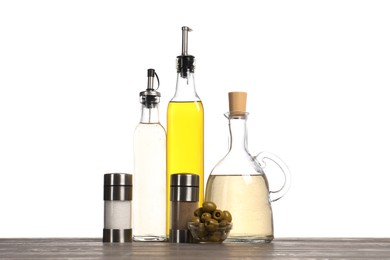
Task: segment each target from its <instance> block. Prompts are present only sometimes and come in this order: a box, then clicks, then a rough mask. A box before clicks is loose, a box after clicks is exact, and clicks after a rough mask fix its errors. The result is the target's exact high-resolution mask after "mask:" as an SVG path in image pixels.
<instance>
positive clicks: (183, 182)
mask: <svg viewBox="0 0 390 260" xmlns="http://www.w3.org/2000/svg"><path fill="white" fill-rule="evenodd" d="M171 186H179V187H199V175H196V174H189V173H177V174H172V175H171Z"/></svg>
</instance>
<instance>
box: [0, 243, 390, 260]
mask: <svg viewBox="0 0 390 260" xmlns="http://www.w3.org/2000/svg"><path fill="white" fill-rule="evenodd" d="M0 259H114V260H115V259H198V260H201V259H213V260H214V259H390V238H312V239H310V238H289V239H275V240H274V241H273V242H272V243H269V244H228V243H223V244H170V243H152V242H148V243H142V242H137V243H136V242H134V243H127V244H103V243H102V242H101V239H88V238H53V239H49V238H45V239H25V238H23V239H0Z"/></svg>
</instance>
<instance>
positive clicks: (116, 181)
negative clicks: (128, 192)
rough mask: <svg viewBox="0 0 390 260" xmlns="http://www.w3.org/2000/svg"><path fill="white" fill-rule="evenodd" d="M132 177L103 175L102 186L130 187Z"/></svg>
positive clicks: (126, 174) (115, 174)
mask: <svg viewBox="0 0 390 260" xmlns="http://www.w3.org/2000/svg"><path fill="white" fill-rule="evenodd" d="M132 185H133V175H131V174H128V173H106V174H104V186H132Z"/></svg>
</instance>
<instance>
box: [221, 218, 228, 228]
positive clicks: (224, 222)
mask: <svg viewBox="0 0 390 260" xmlns="http://www.w3.org/2000/svg"><path fill="white" fill-rule="evenodd" d="M227 224H228V222H227V220H225V219H223V220H221V221H220V222H219V226H220V227H226V226H227Z"/></svg>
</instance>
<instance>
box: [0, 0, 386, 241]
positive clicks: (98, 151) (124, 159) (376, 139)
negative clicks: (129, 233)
mask: <svg viewBox="0 0 390 260" xmlns="http://www.w3.org/2000/svg"><path fill="white" fill-rule="evenodd" d="M389 14H390V4H389V2H388V1H340V0H339V1H267V2H262V1H182V0H181V1H179V0H178V1H159V0H155V1H137V3H135V1H1V2H0V205H1V210H0V237H100V236H101V234H102V228H103V199H102V196H103V187H102V185H103V174H104V173H107V172H131V171H132V156H133V152H132V142H133V141H132V137H133V131H134V128H135V126H136V124H137V123H138V120H139V117H140V110H139V109H140V104H139V102H138V94H139V92H140V91H142V90H143V89H144V88H145V87H146V70H147V69H148V68H155V69H156V71H157V73H158V74H159V76H160V80H161V87H160V90H161V92H162V95H163V96H162V103H161V106H160V115H161V122H162V124H163V125H164V126H165V125H166V118H165V113H166V107H167V103H168V101H169V99H170V98H172V97H173V94H174V90H175V83H176V71H175V58H176V56H177V55H179V54H180V51H181V26H183V25H187V26H189V27H191V28H193V32H191V33H190V36H189V39H190V43H189V53H190V54H192V55H195V57H196V58H197V63H196V65H197V67H196V88H197V91H198V94H199V96H200V97H201V99H202V101H203V103H204V107H205V172H206V176H205V179H207V177H208V173H209V172H210V171H211V169H212V167H213V166H214V165H215V163H216V162H217V161H218V160H219V159H220V158H221V157H222V156H223V155H224V154H225V152H226V149H227V121H226V119H225V118H224V117H223V113H224V112H226V111H227V110H228V107H227V105H228V103H227V92H228V91H231V90H241V91H247V92H248V95H249V96H248V111H249V112H250V113H251V115H250V118H249V122H248V124H249V125H248V127H249V149H250V151H251V152H252V153H253V154H256V153H257V152H259V151H262V150H266V151H270V152H273V153H276V154H278V155H279V156H280V157H281V158H282V159H283V160H284V161H285V162H286V163H287V164H288V165H289V167H290V170H291V172H292V177H293V182H292V186H291V188H290V191H289V192H288V193H287V195H286V196H285V197H284V198H283V199H281V200H280V201H277V202H275V203H273V211H274V224H275V236H276V237H307V236H313V237H317V236H321V237H322V236H325V237H326V236H335V237H338V236H349V237H366V236H370V237H371V236H373V237H383V236H390V225H389V224H388V221H389V219H390V210H389V209H388V208H389V203H388V200H389V198H390V189H389V185H390V170H389V163H390V161H389V155H390V152H389V151H390V149H389V148H390V122H389V111H390V102H389V98H390V94H389V93H390V92H389V91H388V89H389V87H390V74H389V71H390V15H389ZM269 178H270V181H272V176H269ZM273 187H275V185H273ZM151 210H152V209H151Z"/></svg>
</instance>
